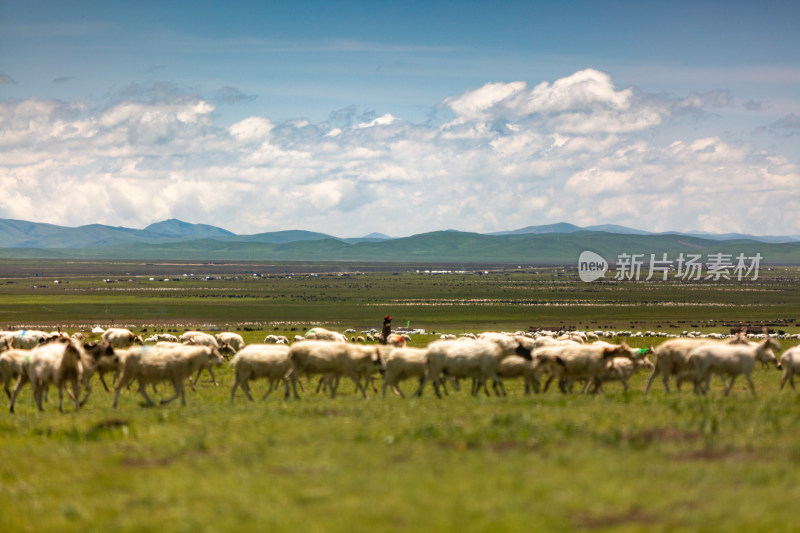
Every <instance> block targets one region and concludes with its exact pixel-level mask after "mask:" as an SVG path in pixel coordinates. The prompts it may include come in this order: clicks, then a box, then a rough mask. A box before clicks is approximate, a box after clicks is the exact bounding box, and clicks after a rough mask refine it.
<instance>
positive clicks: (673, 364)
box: [644, 335, 749, 394]
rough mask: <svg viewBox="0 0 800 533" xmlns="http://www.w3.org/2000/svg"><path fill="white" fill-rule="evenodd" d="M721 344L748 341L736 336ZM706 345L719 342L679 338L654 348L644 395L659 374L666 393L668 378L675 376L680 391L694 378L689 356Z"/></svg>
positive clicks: (744, 342)
mask: <svg viewBox="0 0 800 533" xmlns="http://www.w3.org/2000/svg"><path fill="white" fill-rule="evenodd" d="M722 343H725V344H749V341H748V340H747V339H746V338H745V337H744V336H740V335H737V336H735V337H731V338H728V339H726V340H724V341H722ZM706 344H720V341H715V340H709V339H695V338H683V337H681V338H674V339H669V340H666V341H664V342H662V343H661V344H659V345H658V346H656V347H655V348H654V349H653V357H654V358H655V361H654V365H655V366H654V368H653V372H652V373H651V374H650V378H649V379H648V380H647V385H645V388H644V393H645V394H647V393H648V392H649V391H650V387H651V386H652V385H653V382H654V381H655V379H656V377H657V376H658V375H659V374H661V375H662V381H663V383H664V390H666V392H670V390H669V378H670V376H676V380H677V387H678V390H680V388H681V383H682V382H683V381H685V380H692V381H693V380H694V377H695V367H694V364H693V363H692V362H691V361H689V355H690V354H691V353H692V351H693V350H695V349H696V348H699V347H700V346H703V345H706Z"/></svg>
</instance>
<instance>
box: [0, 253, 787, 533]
mask: <svg viewBox="0 0 800 533" xmlns="http://www.w3.org/2000/svg"><path fill="white" fill-rule="evenodd" d="M799 311H800V269H798V268H796V267H778V266H773V267H769V268H766V267H765V268H763V269H762V272H761V274H760V276H759V279H758V280H756V281H746V282H712V281H706V282H697V283H678V282H661V281H652V282H613V281H604V282H595V283H592V284H585V283H582V282H580V281H579V280H578V277H577V272H576V271H575V269H574V268H568V267H544V266H536V265H519V266H517V265H514V266H513V267H509V266H507V265H506V266H501V265H493V264H481V265H474V264H453V265H429V264H428V265H416V264H368V263H365V264H355V263H352V264H342V263H332V264H321V263H312V264H301V263H271V264H266V263H214V264H211V263H187V262H161V263H159V262H154V263H145V262H134V261H131V262H99V263H98V262H85V263H81V262H65V261H52V262H47V261H36V262H28V261H3V262H2V263H0V327H2V328H3V329H25V328H37V329H46V330H49V329H58V328H60V329H62V330H64V331H67V332H69V333H72V332H73V331H76V330H80V331H82V332H84V333H87V335H88V338H90V339H96V338H97V337H98V335H91V334H89V331H90V330H91V329H92V327H95V326H101V327H104V328H105V327H109V326H112V325H114V326H122V327H130V328H131V329H133V330H134V331H135V332H137V333H141V334H143V335H144V336H147V335H149V334H152V333H160V332H172V333H174V334H176V335H177V334H180V333H182V332H183V331H184V330H187V329H201V330H204V331H210V332H214V331H217V330H219V331H222V330H230V331H235V332H237V333H240V334H241V335H242V336H243V337H244V338H245V340H246V341H247V342H248V343H257V342H261V341H262V340H263V338H264V336H265V335H267V334H273V333H274V334H280V335H286V336H288V337H289V338H292V337H293V336H294V335H296V334H303V333H304V332H305V331H306V330H308V329H309V328H311V327H313V326H324V327H328V328H330V329H335V330H337V331H344V330H345V329H348V328H352V329H355V330H357V331H358V332H359V333H360V332H361V331H366V330H369V329H370V328H380V324H381V320H382V318H383V316H384V315H387V314H389V315H391V316H392V317H393V323H394V325H395V327H397V326H406V325H408V326H410V327H411V328H421V329H424V330H425V331H426V333H425V334H415V335H412V343H411V344H412V346H424V345H426V344H427V343H428V342H430V341H432V340H435V339H437V338H438V337H439V335H440V334H441V333H452V334H460V333H465V332H473V333H478V332H481V331H515V330H528V328H529V327H559V328H564V329H580V330H588V331H603V330H614V331H620V330H629V331H633V332H636V331H642V332H644V331H660V332H665V333H669V334H680V333H682V332H683V331H700V332H703V333H708V332H724V333H728V332H729V331H730V329H731V328H735V327H738V326H739V325H743V324H750V325H754V324H767V325H769V327H771V328H772V329H773V330H775V331H776V332H778V331H783V332H785V333H786V334H794V333H798V332H800V325H798V322H797V321H798V319H800V312H799ZM619 340H621V339H620V338H619V337H614V338H612V341H619ZM663 340H664V338H659V337H636V338H629V339H628V342H629V343H630V344H631V346H634V347H646V346H654V345H657V344H658V343H660V342H663ZM797 342H798V341H796V340H795V341H793V340H782V341H781V343H782V346H783V348H784V349H785V348H788V347H790V346H792V345H794V344H797ZM216 374H217V379H218V381H219V383H220V385H219V387H215V386H214V385H213V384H212V383H211V381H210V379H209V378H208V376H207V375H205V376H204V377H203V378H202V379H201V380H200V383H199V385H198V387H197V391H196V393H192V392H188V393H187V394H188V397H187V403H188V405H187V406H186V407H182V406H181V405H180V403H179V402H174V403H173V404H170V405H167V406H161V407H155V408H145V407H143V406H142V405H141V397H140V396H139V395H138V394H137V393H136V392H135V389H131V390H129V391H127V392H123V394H122V397H121V400H120V405H119V408H117V409H112V407H111V399H112V394H110V393H107V392H105V391H104V390H103V388H102V386H101V385H100V384H99V382H97V378H95V382H94V385H95V386H94V387H93V392H92V396H91V398H90V400H89V402H88V404H87V405H86V406H85V407H84V408H83V409H82V410H80V411H78V412H75V411H74V410H73V408H72V406H71V404H70V405H69V406H68V407H66V408H65V413H64V414H59V413H58V411H57V409H56V402H57V398H56V395H55V394H51V395H50V400H49V403H47V404H46V405H45V411H44V412H43V413H39V412H38V411H37V410H36V406H35V404H34V402H33V399H32V396H31V393H30V388H29V387H27V388H25V389H23V392H22V394H21V397H20V400H19V401H18V404H17V413H16V414H15V415H11V414H9V413H7V412H6V413H5V414H0V457H1V458H2V460H0V501H1V502H3V505H2V506H0V529H2V530H3V531H71V530H74V531H82V530H87V529H88V530H104V531H108V530H115V531H198V530H199V531H231V530H241V531H245V530H269V531H343V532H345V531H347V532H352V531H536V530H547V531H603V530H615V531H619V530H623V531H675V530H681V531H684V530H726V531H727V530H732V531H744V530H748V531H751V530H755V531H794V530H797V528H798V526H800V519H799V518H798V517H797V515H796V513H793V512H792V511H791V509H792V508H793V507H792V506H793V503H794V502H795V501H797V500H798V498H800V468H798V466H800V441H798V438H797V427H798V424H800V396H798V393H797V392H796V391H794V390H792V389H789V388H788V387H787V388H786V389H784V390H783V391H781V390H779V381H780V372H778V371H776V370H775V369H774V368H769V369H761V368H757V369H756V371H755V375H754V382H755V386H756V390H757V393H758V394H757V396H756V397H752V396H751V394H750V392H749V390H747V387H746V384H745V382H744V381H743V380H741V379H740V380H739V381H737V383H736V385H735V386H734V389H733V392H732V393H731V394H730V396H728V397H724V396H723V395H722V391H721V385H720V383H719V382H718V381H716V380H714V381H712V390H711V392H710V393H709V394H708V396H696V395H694V394H693V393H692V392H691V387H690V386H684V388H683V391H682V392H672V393H671V394H666V393H665V392H664V390H663V387H662V386H661V382H660V380H657V381H656V383H655V385H654V387H653V389H652V390H651V392H650V393H649V394H648V395H644V393H643V390H644V384H645V382H646V380H647V373H646V372H643V373H639V374H637V375H636V376H635V377H634V378H633V379H632V380H631V390H630V391H629V392H627V393H625V392H623V390H622V387H621V386H620V385H619V384H618V383H611V384H608V385H607V386H606V387H605V389H606V394H598V395H589V394H580V393H574V394H568V395H563V394H562V393H561V392H559V391H558V389H557V387H551V389H550V390H549V391H548V392H546V393H543V394H534V395H525V394H524V391H523V384H522V383H521V382H517V381H508V382H507V383H506V387H507V389H508V390H509V395H508V396H507V397H495V396H490V397H487V396H483V395H480V396H478V397H472V396H470V394H469V391H468V390H464V388H462V390H461V391H459V392H455V391H452V390H451V392H450V394H449V395H448V396H445V397H444V398H442V399H437V398H436V397H435V396H434V395H433V393H432V392H433V391H432V390H430V389H428V390H426V391H425V393H424V394H423V396H422V397H421V398H410V399H405V400H404V399H401V398H399V397H397V396H393V395H390V396H387V398H385V399H382V398H381V397H380V395H372V394H371V395H370V397H369V398H368V399H367V400H364V399H363V398H362V397H361V395H360V394H356V393H355V392H354V391H353V386H352V383H350V382H343V383H342V385H341V387H340V394H338V395H337V397H336V398H333V399H331V398H330V397H329V396H327V395H325V394H316V393H314V386H315V383H306V384H305V392H304V393H301V399H300V400H284V399H283V398H282V396H281V395H280V394H278V393H273V394H272V395H270V396H269V397H267V398H266V399H264V400H262V401H259V400H258V398H259V397H260V396H261V391H265V390H266V383H264V382H259V381H256V382H254V383H253V385H252V387H253V391H254V396H255V397H256V401H255V402H249V401H248V400H247V399H246V398H245V397H244V396H243V395H237V398H236V399H235V401H234V402H231V401H230V387H231V385H232V383H233V373H232V371H231V369H229V368H228V367H227V366H224V367H223V368H220V369H219V370H217V371H216ZM402 387H403V389H404V390H405V391H406V392H407V393H410V392H413V390H414V388H415V387H416V382H414V381H408V382H405V383H404V384H403V386H402ZM379 388H380V385H379ZM51 392H52V391H51ZM159 393H160V394H167V395H168V394H171V391H170V390H169V386H168V385H167V384H164V385H162V386H160V387H159Z"/></svg>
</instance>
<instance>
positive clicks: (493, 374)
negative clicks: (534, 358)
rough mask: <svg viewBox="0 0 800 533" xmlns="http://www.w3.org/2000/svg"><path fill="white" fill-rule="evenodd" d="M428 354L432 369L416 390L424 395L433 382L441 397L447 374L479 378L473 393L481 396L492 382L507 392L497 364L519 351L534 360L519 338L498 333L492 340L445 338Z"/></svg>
mask: <svg viewBox="0 0 800 533" xmlns="http://www.w3.org/2000/svg"><path fill="white" fill-rule="evenodd" d="M426 351H427V353H428V369H427V372H426V373H425V377H424V378H423V379H422V380H421V381H420V385H419V388H418V389H417V391H416V392H415V393H414V395H415V396H421V395H422V391H423V389H424V387H425V384H426V383H427V382H428V381H432V382H433V386H434V392H435V393H436V396H437V397H441V394H440V392H439V383H440V381H441V380H442V379H443V378H444V376H445V374H446V375H449V376H453V377H458V378H475V381H474V385H473V388H472V394H473V396H475V395H477V394H478V392H479V388H480V386H481V385H482V384H483V383H485V382H487V381H490V380H491V382H492V386H493V388H494V390H495V393H496V394H503V395H505V394H506V391H505V388H504V387H503V382H502V381H501V380H500V377H499V376H498V375H497V365H498V364H499V363H500V361H502V360H503V359H504V358H506V357H508V356H509V355H512V354H514V353H516V354H517V355H520V356H522V357H524V358H526V359H531V353H530V350H529V349H528V348H526V347H524V346H522V345H521V344H520V342H519V341H518V340H517V339H516V338H515V337H508V336H505V335H498V336H497V337H494V338H492V339H491V340H489V339H477V340H471V341H469V342H463V341H461V340H444V341H441V340H440V341H435V342H432V343H430V344H429V345H428V346H427V348H426Z"/></svg>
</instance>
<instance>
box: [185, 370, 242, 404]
mask: <svg viewBox="0 0 800 533" xmlns="http://www.w3.org/2000/svg"><path fill="white" fill-rule="evenodd" d="M189 383H191V381H190V382H189ZM238 386H239V374H236V377H235V378H234V379H233V387H231V402H233V398H234V397H235V396H236V388H237V387H238ZM242 390H244V386H242ZM251 400H252V398H251Z"/></svg>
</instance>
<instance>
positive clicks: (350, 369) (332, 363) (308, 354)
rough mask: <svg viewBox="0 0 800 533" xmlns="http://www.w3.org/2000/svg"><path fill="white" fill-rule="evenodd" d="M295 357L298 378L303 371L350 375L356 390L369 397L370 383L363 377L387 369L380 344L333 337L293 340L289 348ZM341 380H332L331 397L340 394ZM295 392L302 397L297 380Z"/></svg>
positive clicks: (292, 357) (290, 354) (294, 367)
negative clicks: (345, 340)
mask: <svg viewBox="0 0 800 533" xmlns="http://www.w3.org/2000/svg"><path fill="white" fill-rule="evenodd" d="M289 357H290V358H291V360H292V372H291V373H292V375H295V376H297V377H298V378H299V377H300V376H301V375H302V374H306V375H307V376H310V375H311V374H322V375H331V376H335V377H341V376H345V377H349V378H350V379H352V380H353V383H355V385H356V390H358V391H361V393H362V394H363V395H364V397H365V398H366V396H367V390H366V386H364V385H362V383H361V378H362V377H364V378H366V377H368V376H370V375H372V373H373V372H374V371H375V370H379V371H382V370H385V364H384V361H383V357H382V355H381V354H380V352H379V350H378V347H377V346H361V345H358V344H347V343H339V342H330V341H319V340H306V341H303V342H300V343H296V344H293V345H292V347H291V349H290V350H289ZM337 384H338V380H334V381H333V382H332V383H331V387H330V391H331V398H333V397H335V396H336V389H337ZM292 392H293V394H294V397H295V398H298V395H297V389H296V387H295V381H294V380H292Z"/></svg>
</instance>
